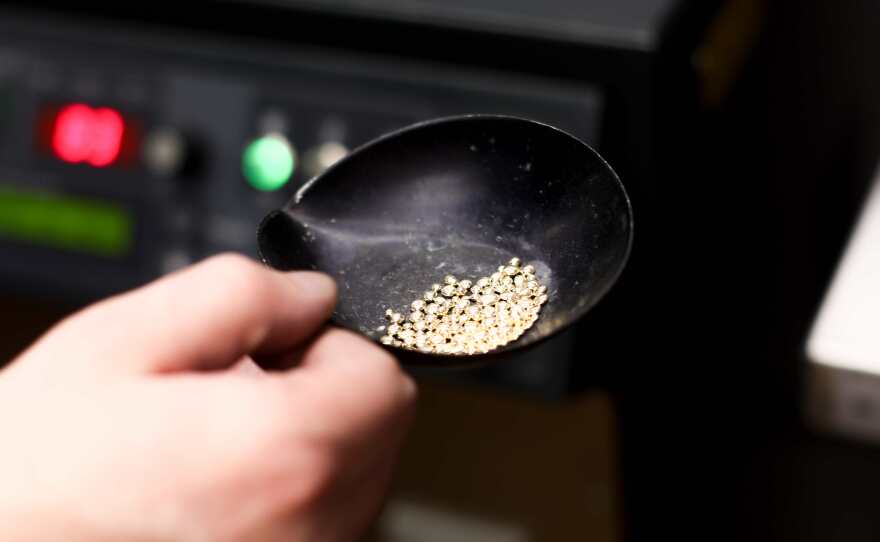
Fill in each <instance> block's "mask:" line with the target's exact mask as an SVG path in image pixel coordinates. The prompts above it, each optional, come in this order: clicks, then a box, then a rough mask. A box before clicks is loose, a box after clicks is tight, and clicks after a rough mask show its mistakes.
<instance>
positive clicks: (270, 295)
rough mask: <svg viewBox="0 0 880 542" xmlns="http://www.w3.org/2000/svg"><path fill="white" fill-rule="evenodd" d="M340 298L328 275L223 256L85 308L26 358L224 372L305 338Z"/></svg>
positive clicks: (113, 365) (59, 326)
mask: <svg viewBox="0 0 880 542" xmlns="http://www.w3.org/2000/svg"><path fill="white" fill-rule="evenodd" d="M335 296H336V293H335V284H334V283H333V281H332V279H330V278H329V277H327V276H326V275H322V274H319V273H313V272H296V273H287V274H282V273H278V272H275V271H272V270H270V269H268V268H266V267H264V266H262V265H260V264H258V263H256V262H254V261H252V260H249V259H247V258H245V257H243V256H236V255H222V256H217V257H213V258H209V259H208V260H205V261H204V262H202V263H200V264H197V265H194V266H192V267H190V268H188V269H185V270H183V271H180V272H178V273H174V274H172V275H169V276H168V277H165V278H163V279H161V280H159V281H156V282H154V283H152V284H149V285H147V286H144V287H142V288H139V289H137V290H134V291H132V292H129V293H126V294H122V295H119V296H116V297H114V298H110V299H108V300H106V301H103V302H101V303H98V304H97V305H94V306H92V307H89V308H87V309H86V310H84V311H82V312H80V313H78V314H76V315H74V316H72V317H70V318H69V319H67V320H66V321H64V322H62V323H61V324H60V325H58V326H57V327H56V328H55V329H53V330H52V331H50V332H49V334H48V335H47V336H46V337H45V338H44V339H43V340H42V341H40V342H39V343H38V344H37V345H36V347H35V348H34V349H33V351H31V352H28V353H27V355H26V357H33V356H40V355H41V354H48V355H49V356H48V357H50V358H52V357H55V358H63V357H64V356H68V357H69V356H70V354H71V353H74V354H75V356H76V357H77V358H78V359H79V360H82V362H84V363H87V364H96V363H103V364H107V365H110V368H111V369H116V368H122V369H135V370H142V371H151V372H169V371H180V370H186V369H217V368H225V367H229V366H231V365H232V364H234V363H235V362H237V361H238V360H239V359H240V358H241V356H243V355H245V354H249V353H255V352H256V353H269V354H271V353H275V352H279V351H283V350H285V349H287V348H290V347H292V346H294V345H296V344H298V343H299V342H301V341H303V340H304V339H305V338H307V337H309V336H310V335H312V334H313V333H314V332H315V331H317V329H318V328H319V327H320V326H321V324H322V323H323V322H324V321H325V320H326V319H327V318H328V317H329V315H330V313H331V311H332V310H333V306H334V303H335V299H336V297H335ZM43 357H45V356H43Z"/></svg>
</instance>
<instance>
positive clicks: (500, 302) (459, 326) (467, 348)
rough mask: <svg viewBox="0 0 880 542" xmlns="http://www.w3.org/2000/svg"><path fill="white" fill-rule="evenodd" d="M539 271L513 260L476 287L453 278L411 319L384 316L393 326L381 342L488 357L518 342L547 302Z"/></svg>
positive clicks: (413, 309)
mask: <svg viewBox="0 0 880 542" xmlns="http://www.w3.org/2000/svg"><path fill="white" fill-rule="evenodd" d="M546 292H547V288H546V287H545V286H541V285H540V284H538V280H537V278H535V268H534V267H532V266H531V265H526V266H520V259H519V258H513V259H511V260H510V261H509V262H508V263H507V265H502V266H499V267H498V271H497V272H495V273H492V275H490V276H488V277H483V278H480V279H479V280H477V281H475V282H472V281H470V280H457V279H456V278H455V277H453V276H451V275H447V276H446V277H445V278H444V279H443V284H434V285H432V286H431V289H430V290H428V291H426V292H425V295H424V296H423V297H422V299H417V300H415V301H413V302H412V304H411V305H410V310H409V311H408V312H409V315H408V316H405V317H404V315H403V314H402V313H399V312H395V311H393V310H392V309H388V310H387V311H385V317H386V319H387V320H388V325H387V327H386V326H381V327H380V328H379V329H378V331H384V332H385V334H384V335H383V336H382V338H381V339H380V341H381V342H382V344H387V345H393V346H397V347H400V348H406V349H410V350H419V351H421V352H426V353H437V354H459V355H467V354H477V353H486V352H489V351H491V350H493V349H495V348H498V347H500V346H504V345H506V344H507V343H509V342H511V341H515V340H516V339H518V338H519V337H520V335H522V334H523V333H524V332H525V331H526V330H527V329H529V328H530V327H531V326H532V324H534V323H535V320H537V319H538V313H539V312H540V310H541V305H543V304H544V303H545V302H546V301H547V293H546Z"/></svg>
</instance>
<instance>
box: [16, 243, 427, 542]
mask: <svg viewBox="0 0 880 542" xmlns="http://www.w3.org/2000/svg"><path fill="white" fill-rule="evenodd" d="M334 302H335V287H334V284H333V282H332V281H331V280H330V279H329V278H327V277H326V276H324V275H320V274H318V273H308V272H300V273H289V274H281V273H276V272H273V271H270V270H268V269H265V268H263V267H261V266H259V265H257V264H256V263H253V262H251V261H250V260H247V259H245V258H243V257H238V256H220V257H215V258H211V259H209V260H207V261H205V262H203V263H201V264H198V265H196V266H193V267H191V268H189V269H187V270H183V271H181V272H178V273H175V274H173V275H171V276H168V277H166V278H164V279H161V280H159V281H157V282H156V283H154V284H151V285H148V286H145V287H143V288H141V289H139V290H135V291H133V292H130V293H127V294H124V295H120V296H118V297H115V298H111V299H109V300H106V301H103V302H101V303H98V304H96V305H94V306H92V307H89V308H87V309H85V310H84V311H82V312H80V313H79V314H76V315H74V316H72V317H70V318H68V319H66V320H65V321H63V322H61V323H60V324H59V325H57V326H56V327H55V328H53V329H52V330H50V331H49V332H48V333H47V334H46V335H45V336H44V337H43V338H42V339H41V340H39V341H38V342H37V343H36V344H34V345H33V346H32V347H31V348H30V349H29V350H27V351H26V352H25V353H23V354H22V355H21V356H20V357H19V358H18V359H17V360H15V361H14V362H13V363H12V364H11V365H10V366H9V367H7V368H6V369H5V370H4V371H2V372H0V540H10V541H12V540H14V541H16V542H26V541H37V540H38V541H60V540H63V541H65V542H77V541H89V542H93V541H104V540H107V541H119V540H125V541H127V542H131V541H151V542H152V541H174V542H181V541H205V542H223V541H239V540H241V541H245V540H246V541H248V542H251V541H264V540H265V541H270V540H271V541H275V540H278V541H281V540H283V541H296V540H309V541H314V540H318V541H325V540H334V541H335V540H353V539H356V538H357V536H358V535H360V534H361V533H362V532H363V531H364V530H365V529H366V527H367V526H368V524H369V522H370V521H371V519H372V518H373V517H374V516H375V515H376V514H377V512H378V510H379V507H380V506H381V501H382V498H383V496H384V492H385V490H386V487H387V483H388V480H389V478H390V473H391V470H392V467H393V464H394V462H395V456H396V454H397V451H398V448H399V446H400V443H401V440H402V438H403V435H404V433H405V431H406V428H407V426H408V423H409V420H410V417H411V411H412V406H413V403H414V396H415V388H414V385H413V384H412V382H411V381H410V380H409V379H408V378H407V377H406V376H405V375H404V374H403V373H402V372H401V371H400V369H399V368H398V366H397V364H396V362H395V361H394V359H393V358H392V357H391V356H390V355H389V354H388V353H386V352H385V351H384V350H382V349H381V348H379V347H377V346H376V345H374V344H373V343H371V342H370V341H368V340H366V339H364V338H362V337H359V336H357V335H355V334H353V333H350V332H347V331H342V330H338V329H330V330H324V331H321V328H322V325H323V323H324V321H325V320H326V319H327V317H328V315H329V314H330V312H331V311H332V307H333V305H334ZM315 334H317V337H316V338H314V339H313V340H311V341H309V340H308V339H309V338H310V337H312V336H314V335H315ZM296 351H298V352H299V356H298V359H299V363H298V365H297V366H296V367H295V368H294V369H291V370H287V371H268V372H267V371H263V370H262V369H260V368H259V367H258V366H257V365H256V364H255V363H254V362H253V360H252V358H250V357H249V355H254V356H260V357H262V358H268V359H275V360H278V359H284V358H285V356H290V355H291V353H292V352H296ZM258 359H259V358H258Z"/></svg>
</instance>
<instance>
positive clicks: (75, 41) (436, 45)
mask: <svg viewBox="0 0 880 542" xmlns="http://www.w3.org/2000/svg"><path fill="white" fill-rule="evenodd" d="M693 4H697V5H688V3H686V2H675V1H672V0H652V1H647V0H627V1H626V2H600V1H594V2H586V3H583V2H568V1H563V0H558V1H556V2H548V3H542V4H541V5H540V7H539V6H538V5H536V4H533V3H530V2H514V3H508V2H503V3H500V2H495V1H492V0H485V1H484V2H477V3H474V2H454V3H449V2H378V3H375V4H371V5H370V7H369V8H366V7H365V5H364V4H361V3H359V2H346V1H335V2H309V1H292V2H283V3H282V2H253V3H239V2H224V3H211V4H206V5H205V10H203V11H202V10H199V9H197V7H198V6H199V4H194V5H193V9H188V10H186V12H185V13H184V12H183V11H174V10H171V11H169V10H165V9H162V8H159V7H155V8H150V7H147V6H140V7H137V8H131V7H126V8H124V9H123V8H121V7H120V8H118V9H117V8H114V7H112V5H107V6H102V7H99V6H91V7H89V9H87V10H86V9H81V10H77V9H75V8H71V7H70V6H69V5H67V4H61V3H59V4H58V5H57V6H53V5H52V4H51V3H46V4H43V5H42V8H41V9H36V8H35V7H33V6H21V7H19V8H14V7H6V8H3V11H2V12H0V261H2V262H3V265H0V289H3V290H6V291H14V292H16V293H23V292H25V293H26V292H30V293H35V294H40V295H42V296H54V297H56V298H58V297H60V298H66V299H68V300H72V301H73V302H74V303H79V302H82V301H85V300H88V299H93V298H95V297H98V296H102V295H106V294H109V293H112V292H116V291H119V290H122V289H125V288H129V287H131V286H134V285H137V284H141V283H143V282H145V281H147V280H149V279H151V278H154V277H156V276H158V275H161V274H163V273H166V272H168V271H170V270H173V269H176V268H178V267H181V266H184V265H186V264H188V263H191V262H193V261H196V260H198V259H201V258H203V257H205V256H208V255H210V254H214V253H217V252H220V251H225V250H234V251H239V252H243V253H245V254H250V255H251V256H255V241H254V230H255V227H256V225H257V223H258V222H259V220H260V219H261V217H263V216H264V215H265V213H266V212H267V211H269V210H271V209H273V208H277V207H279V206H281V205H282V203H283V202H284V201H286V200H287V199H288V198H289V197H290V195H291V194H292V193H293V192H294V191H295V190H296V189H297V187H298V186H300V185H301V184H302V183H303V182H304V181H305V180H307V179H308V178H309V177H311V176H312V175H315V174H317V173H320V172H321V171H322V170H323V169H325V168H326V167H328V166H329V165H330V164H332V163H333V162H334V161H335V160H338V159H339V158H341V157H342V156H344V155H345V154H346V152H347V151H348V150H349V149H352V148H353V147H356V146H358V145H360V144H362V143H364V142H365V141H367V140H369V139H371V138H373V137H375V136H377V135H379V134H382V133H384V132H387V131H390V130H393V129H395V128H398V127H401V126H404V125H407V124H410V123H413V122H416V121H419V120H423V119H427V118H432V117H439V116H445V115H454V114H465V113H472V112H480V113H503V114H511V115H518V116H524V117H529V118H533V119H537V120H540V121H544V122H547V123H550V124H552V125H555V126H558V127H561V128H563V129H565V130H567V131H570V132H571V133H572V134H574V135H576V136H577V137H580V138H582V139H583V140H585V141H587V142H588V143H590V144H592V145H594V146H596V147H598V148H599V149H600V150H601V152H602V153H603V154H604V155H605V156H606V157H607V158H608V159H609V160H610V161H611V163H612V164H614V166H615V168H616V169H617V170H618V172H619V174H620V175H621V177H622V178H623V180H624V183H625V185H626V186H627V189H628V191H629V192H630V195H631V197H632V199H633V202H634V206H635V213H636V217H637V219H636V220H637V224H638V226H637V227H639V230H640V231H639V234H638V235H640V236H641V237H640V239H641V244H638V242H637V246H636V249H635V250H634V256H633V258H632V260H631V262H632V263H631V265H630V269H629V270H628V272H627V273H626V274H625V276H624V277H623V278H622V281H621V283H620V286H619V287H618V288H617V290H618V291H617V292H615V293H614V294H613V295H612V296H611V297H609V298H608V300H606V301H605V302H604V303H603V304H602V306H601V307H600V308H599V309H598V310H597V311H595V313H596V315H595V316H592V315H591V322H590V323H589V325H590V326H591V329H593V330H594V332H593V336H594V337H595V338H594V339H593V342H594V346H593V347H592V348H593V349H594V350H596V351H597V353H598V352H601V350H602V348H601V345H600V344H599V343H600V338H601V337H609V342H610V343H612V344H613V345H614V346H610V347H609V348H610V349H613V350H616V349H617V346H616V344H617V342H618V341H615V340H614V339H613V336H614V335H613V332H612V333H606V332H604V331H602V329H606V330H613V329H615V328H617V327H619V326H620V325H621V320H620V319H621V318H623V314H624V313H626V312H627V310H628V309H627V303H628V301H627V298H630V299H633V298H635V297H636V296H637V294H636V289H637V288H638V279H636V278H635V277H637V276H638V274H639V267H640V263H639V261H640V260H643V259H647V258H648V257H649V256H648V253H649V251H650V250H653V249H652V248H651V247H652V242H651V240H650V236H651V235H653V232H654V231H655V228H654V227H653V226H654V223H653V220H654V219H653V217H652V213H653V211H654V207H655V205H654V202H653V196H652V194H653V193H654V190H655V189H656V180H657V179H658V178H660V177H661V176H662V175H663V173H662V168H663V167H664V166H663V163H662V161H661V160H658V159H655V156H657V155H659V154H661V153H662V151H663V149H664V148H671V147H674V146H676V145H680V144H681V138H690V137H692V134H690V133H689V132H688V126H689V125H690V124H691V123H692V122H693V119H694V118H695V115H696V111H697V110H698V108H699V102H700V95H699V89H700V85H699V84H698V74H697V73H696V71H697V70H696V67H695V65H694V63H693V62H692V60H693V59H692V56H693V55H694V51H695V50H696V48H697V47H698V45H700V44H701V43H702V42H701V40H703V39H704V33H705V32H704V31H705V27H706V24H707V21H708V20H709V19H710V15H711V14H712V13H713V8H712V7H711V6H709V4H714V3H704V2H695V3H693ZM686 8H687V9H686ZM728 64H730V63H729V62H728ZM716 71H717V69H716ZM707 73H708V72H707ZM713 78H714V79H713V80H714V81H715V82H714V83H713V84H708V83H707V84H705V85H703V87H705V88H716V89H717V87H718V86H719V85H718V81H722V82H723V77H722V78H719V77H717V76H713ZM715 92H716V93H717V90H716V91H715ZM661 132H662V135H661ZM364 182H369V179H364ZM568 340H569V342H571V340H573V337H572V336H569V337H568ZM561 352H563V353H562V354H560V353H559V352H554V353H553V355H552V356H549V357H551V358H552V361H549V362H548V361H547V360H539V363H537V364H535V363H533V364H531V365H524V366H522V367H518V368H515V367H510V368H507V369H505V370H504V371H500V372H499V371H492V370H490V371H489V373H490V374H489V375H488V378H490V379H491V380H494V381H498V380H501V381H504V382H506V383H507V384H508V385H511V386H514V387H518V388H522V389H526V390H530V391H532V392H538V393H542V394H545V395H553V396H558V395H560V394H562V393H564V392H565V391H566V390H569V389H572V388H577V387H582V385H583V382H586V381H592V380H595V379H596V378H597V376H596V375H597V374H599V373H600V372H601V369H598V370H597V369H595V367H599V366H601V364H600V363H592V364H591V367H590V368H589V370H587V371H584V368H583V367H582V366H581V364H575V363H573V359H572V358H573V356H572V354H571V348H570V347H569V348H567V349H563V350H561ZM545 357H546V356H545ZM596 357H597V358H599V359H601V358H602V357H603V355H602V354H597V356H596ZM609 366H610V365H609ZM579 372H580V373H583V374H576V373H579ZM586 373H589V374H586Z"/></svg>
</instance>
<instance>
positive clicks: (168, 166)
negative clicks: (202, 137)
mask: <svg viewBox="0 0 880 542" xmlns="http://www.w3.org/2000/svg"><path fill="white" fill-rule="evenodd" d="M188 147H189V145H188V144H187V141H186V138H185V137H184V136H183V135H182V134H181V133H180V132H178V131H177V130H175V129H173V128H159V129H156V130H153V131H152V132H150V133H149V134H147V137H146V139H145V140H144V147H143V151H142V152H143V154H142V158H143V161H144V164H145V165H146V166H147V169H149V170H150V171H151V172H152V173H153V174H155V175H157V176H160V177H174V176H175V175H178V174H179V173H180V172H182V171H183V169H184V166H185V164H186V162H187V155H188V154H189V148H188Z"/></svg>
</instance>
